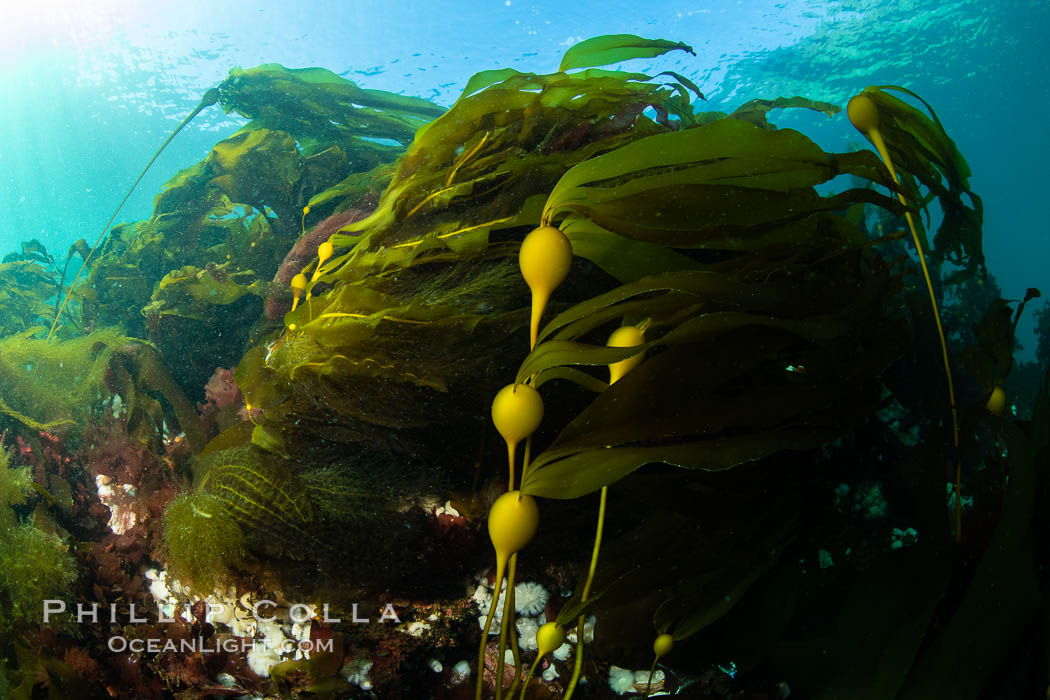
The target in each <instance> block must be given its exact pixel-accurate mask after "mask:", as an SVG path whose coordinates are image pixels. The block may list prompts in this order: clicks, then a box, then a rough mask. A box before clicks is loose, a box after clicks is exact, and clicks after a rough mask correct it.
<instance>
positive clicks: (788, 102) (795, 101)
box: [729, 95, 842, 128]
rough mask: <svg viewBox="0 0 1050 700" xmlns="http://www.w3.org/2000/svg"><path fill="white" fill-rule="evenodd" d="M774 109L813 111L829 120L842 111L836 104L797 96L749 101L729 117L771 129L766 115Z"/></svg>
mask: <svg viewBox="0 0 1050 700" xmlns="http://www.w3.org/2000/svg"><path fill="white" fill-rule="evenodd" d="M774 109H811V110H813V111H814V112H820V113H822V114H826V115H827V116H828V117H829V118H830V117H834V116H835V115H836V114H838V113H839V112H841V111H842V108H841V107H839V106H838V105H836V104H832V103H830V102H821V101H820V100H811V99H809V98H808V97H800V96H798V95H796V96H795V97H778V98H777V99H775V100H749V101H748V102H745V103H744V104H742V105H740V106H739V107H737V108H736V109H735V110H734V111H733V113H732V114H731V115H729V116H731V117H732V118H734V119H742V120H744V121H748V122H751V123H752V124H755V125H756V126H760V127H762V128H769V126H770V124H769V122H768V121H767V120H766V115H767V114H768V113H769V112H770V110H774Z"/></svg>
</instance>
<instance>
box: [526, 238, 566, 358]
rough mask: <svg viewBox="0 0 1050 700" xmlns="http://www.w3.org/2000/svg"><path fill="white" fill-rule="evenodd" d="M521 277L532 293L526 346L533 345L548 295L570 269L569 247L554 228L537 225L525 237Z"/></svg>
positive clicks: (534, 344)
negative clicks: (530, 319)
mask: <svg viewBox="0 0 1050 700" xmlns="http://www.w3.org/2000/svg"><path fill="white" fill-rule="evenodd" d="M518 265H519V267H520V268H521V276H522V277H524V278H525V283H526V284H527V285H529V289H531V290H532V322H531V324H530V333H529V347H530V348H532V347H535V346H536V336H537V335H539V330H540V318H541V317H542V316H543V310H544V309H545V308H546V307H547V301H548V300H549V299H550V296H551V293H552V292H553V291H554V290H555V288H556V287H557V286H558V285H559V284H561V283H562V281H563V280H564V279H565V277H566V276H567V275H568V274H569V268H570V267H571V266H572V244H571V243H569V239H568V238H566V237H565V234H564V233H562V232H561V231H559V230H558V229H556V228H554V227H553V226H540V227H539V228H537V229H534V230H533V231H532V233H530V234H529V235H528V236H525V240H524V241H522V242H521V251H520V252H519V253H518Z"/></svg>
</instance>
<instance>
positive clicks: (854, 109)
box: [846, 92, 910, 216]
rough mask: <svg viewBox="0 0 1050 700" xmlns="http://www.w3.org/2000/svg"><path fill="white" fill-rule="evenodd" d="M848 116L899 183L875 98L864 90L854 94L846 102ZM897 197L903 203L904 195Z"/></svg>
mask: <svg viewBox="0 0 1050 700" xmlns="http://www.w3.org/2000/svg"><path fill="white" fill-rule="evenodd" d="M846 116H848V117H849V120H850V123H851V124H853V126H854V127H855V128H856V129H857V131H859V132H860V133H862V134H864V135H865V136H866V137H867V138H868V140H869V141H871V143H872V145H873V146H875V150H876V151H878V152H879V157H880V158H882V162H883V163H885V164H886V169H887V170H889V171H890V176H892V177H893V181H894V182H897V183H899V182H900V178H898V177H897V171H896V169H895V168H894V167H893V159H892V158H890V152H889V149H887V148H886V142H885V141H883V139H882V133H881V132H880V131H879V108H878V107H877V106H876V105H875V100H873V99H871V98H870V97H868V96H867V95H865V94H864V93H863V92H862V93H861V94H859V95H854V96H853V97H851V98H850V101H849V102H848V103H847V104H846ZM897 197H898V198H899V199H900V200H901V202H902V203H903V202H904V199H903V195H901V194H900V193H898V194H897ZM909 216H910V214H909Z"/></svg>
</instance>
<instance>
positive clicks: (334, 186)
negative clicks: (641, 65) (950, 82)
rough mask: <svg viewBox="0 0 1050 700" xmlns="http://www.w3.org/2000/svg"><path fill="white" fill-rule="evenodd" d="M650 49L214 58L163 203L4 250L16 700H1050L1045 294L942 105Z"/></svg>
mask: <svg viewBox="0 0 1050 700" xmlns="http://www.w3.org/2000/svg"><path fill="white" fill-rule="evenodd" d="M666 53H676V54H677V55H680V56H682V55H685V56H687V55H688V54H691V53H692V49H691V48H690V47H689V46H687V45H686V44H683V43H677V42H674V41H668V40H653V39H643V38H640V37H637V36H633V35H610V36H601V37H596V38H593V39H589V40H586V41H582V42H580V43H578V44H575V45H574V46H572V47H571V48H569V49H568V50H567V51H566V52H565V54H564V57H563V59H562V62H561V65H560V67H559V70H558V71H557V72H555V73H550V74H538V73H528V72H520V71H518V70H513V69H509V68H507V69H502V70H489V71H484V72H481V73H478V74H477V75H475V76H473V77H472V78H471V79H470V80H469V81H468V82H467V83H466V84H465V85H463V86H462V94H461V95H460V97H459V98H458V100H456V102H455V103H454V104H453V105H452V106H451V107H448V108H446V107H444V106H439V105H436V104H433V103H431V102H429V101H426V100H424V99H420V98H415V97H408V96H404V95H398V94H392V93H388V92H383V91H378V90H370V89H365V88H362V87H359V86H358V85H356V84H354V83H353V82H350V81H349V80H346V79H344V78H342V77H339V76H337V75H336V74H334V73H332V72H330V71H328V70H326V69H324V68H304V69H289V68H285V67H282V66H280V65H277V64H266V65H261V66H258V67H255V68H248V69H242V68H234V69H232V70H231V71H230V73H229V76H228V77H227V78H226V79H225V80H223V82H222V83H220V84H219V85H218V87H217V88H213V89H211V90H208V91H207V93H205V95H204V97H203V98H202V100H201V103H200V105H198V107H197V109H195V110H194V111H193V112H192V113H191V114H190V115H189V116H188V117H187V119H186V120H185V121H184V122H183V123H182V124H181V125H180V126H179V127H178V129H176V130H175V133H174V134H173V135H172V138H174V139H177V138H178V131H179V130H180V129H182V128H183V127H185V126H186V125H187V124H188V123H191V120H192V118H193V117H194V116H195V115H196V114H197V113H198V112H200V111H203V110H220V109H221V110H222V111H224V112H226V113H231V114H236V115H239V116H240V117H242V118H243V119H244V120H246V121H247V123H246V124H245V125H244V126H243V128H241V129H240V130H239V131H237V132H236V133H233V134H231V135H229V136H228V137H226V138H223V139H222V140H220V141H219V142H218V143H216V144H215V145H214V147H213V148H212V150H211V152H210V153H209V154H208V155H207V157H206V158H205V159H204V160H202V161H200V162H199V163H197V164H196V165H193V166H192V167H189V168H187V169H185V170H183V171H181V172H178V173H175V174H174V175H173V176H172V177H171V178H170V179H169V180H168V181H167V184H166V185H165V186H164V188H163V189H162V190H161V191H160V192H159V193H157V194H156V197H155V200H154V207H153V213H152V215H151V216H150V217H149V218H148V219H146V220H142V221H125V220H123V219H122V218H121V217H120V216H119V209H118V212H117V213H115V214H114V218H113V219H112V220H111V223H112V224H113V225H109V224H107V225H106V228H105V229H103V230H101V231H100V234H101V235H99V237H98V238H97V240H90V239H89V240H83V239H82V240H80V241H78V242H77V243H76V244H74V245H73V246H72V247H71V248H70V249H69V251H68V253H66V252H65V251H53V250H47V249H46V248H45V246H44V245H43V244H41V243H40V242H39V241H37V240H27V241H25V242H24V243H22V245H21V247H20V249H19V250H18V251H15V252H11V253H10V254H8V255H7V256H6V257H5V258H4V259H3V262H2V264H0V430H2V448H3V449H2V450H0V500H2V501H3V502H2V503H0V519H2V520H3V527H2V528H0V538H2V540H3V541H2V543H0V627H2V628H3V631H4V634H3V635H2V637H0V653H2V657H3V669H2V673H0V696H2V697H5V698H10V699H12V700H31V699H36V698H51V699H56V700H57V699H62V700H66V699H76V698H138V699H147V700H148V699H154V698H180V699H186V700H193V699H197V698H210V697H245V698H339V699H343V698H383V699H394V700H396V699H398V698H417V699H418V698H434V699H438V700H440V699H447V700H458V699H463V700H470V699H474V700H482V699H485V700H491V699H493V698H497V699H500V700H502V699H504V698H505V699H506V700H511V699H518V698H520V699H521V700H525V699H527V698H535V699H539V698H572V697H576V698H580V699H583V698H609V697H619V696H626V697H639V698H642V697H656V696H659V695H676V696H681V697H686V698H703V699H711V700H715V699H729V698H733V699H742V700H766V699H776V698H788V697H791V698H812V699H818V700H833V699H840V698H841V699H850V700H869V699H870V700H885V699H893V698H899V699H900V700H912V699H916V700H921V699H929V698H953V699H955V700H963V699H965V698H973V699H975V700H976V699H978V698H982V699H985V698H986V699H999V698H1002V699H1006V698H1022V697H1032V698H1035V697H1043V696H1044V694H1045V693H1047V687H1048V684H1050V676H1048V673H1050V617H1048V616H1050V608H1048V607H1047V605H1046V596H1047V595H1048V586H1050V571H1048V569H1047V566H1046V562H1048V561H1050V551H1048V549H1050V539H1048V536H1047V533H1048V532H1050V522H1048V520H1047V517H1048V516H1047V513H1050V479H1048V477H1047V475H1048V474H1050V449H1048V437H1050V435H1048V433H1050V385H1048V382H1050V379H1048V376H1050V375H1048V367H1050V311H1048V306H1047V305H1046V303H1045V300H1043V299H1040V298H1039V297H1040V292H1039V290H1038V289H1036V288H1034V287H1032V288H1030V289H1029V290H1028V293H1027V295H1026V296H1025V297H1024V298H1023V299H1004V298H1001V294H1000V291H999V288H998V286H997V284H996V281H995V278H994V277H993V276H992V274H991V273H990V272H989V271H988V270H987V269H986V267H985V260H984V255H983V253H982V237H983V236H984V235H985V232H984V231H983V230H982V213H983V212H982V202H981V198H980V196H979V193H976V192H973V191H971V189H970V185H969V179H970V177H971V172H970V168H969V166H968V165H967V162H966V160H965V158H964V156H963V154H961V153H960V152H959V151H958V150H957V148H956V146H955V143H954V142H953V140H952V138H951V136H950V134H949V133H948V132H947V131H946V129H945V127H944V125H942V124H941V122H940V120H939V119H938V117H937V114H936V112H935V111H934V108H935V105H931V104H927V103H926V102H925V101H924V100H923V98H922V97H921V96H919V95H917V94H915V93H913V92H911V91H910V90H908V89H906V87H902V86H893V85H874V86H863V85H858V86H857V91H856V96H854V97H853V98H852V99H851V100H849V102H848V104H830V103H826V102H819V101H815V100H811V99H808V98H806V97H804V96H776V95H755V96H754V99H750V100H747V101H744V102H742V103H741V104H740V105H739V107H737V108H736V110H735V111H733V112H732V113H729V114H727V113H722V112H715V111H707V110H706V109H705V99H704V94H703V92H702V88H703V86H702V85H696V84H694V83H693V82H692V81H690V80H689V79H688V78H686V77H684V76H682V75H680V74H678V73H675V72H664V73H660V74H658V75H647V74H643V73H636V72H627V71H626V70H624V69H619V70H614V69H611V68H609V67H608V66H611V65H613V64H620V63H621V62H624V61H629V60H630V59H645V58H652V57H655V56H659V55H662V54H666ZM627 65H628V66H629V65H630V63H628V64H627ZM778 110H810V111H814V112H816V113H818V114H822V115H826V117H827V118H834V119H848V120H849V121H850V122H851V123H852V125H853V126H854V127H855V128H856V136H857V143H862V144H864V147H863V148H857V149H855V150H853V151H851V152H843V153H830V152H826V151H824V150H823V149H822V148H821V147H819V146H818V145H816V143H814V141H812V140H810V138H808V137H807V136H806V135H804V134H803V133H800V132H798V131H795V130H792V129H782V128H777V126H776V124H775V123H774V122H775V120H776V115H777V114H778V113H779V112H778ZM821 118H824V117H821ZM170 140H171V139H169V141H170ZM162 150H163V147H162ZM158 153H159V152H158ZM148 156H149V154H143V158H142V160H143V163H146V162H147V160H148ZM149 163H150V164H151V165H148V166H147V167H153V168H155V169H156V168H163V167H164V166H163V163H164V160H163V158H158V157H157V156H156V155H155V156H154V160H150V161H149ZM122 195H123V193H121V192H114V193H113V195H112V199H113V204H114V206H116V205H117V204H118V202H120V197H121V196H122ZM125 199H126V198H125ZM988 235H997V236H998V235H1003V236H1005V235H1010V234H1009V232H1005V231H996V232H988ZM1035 282H1036V281H1034V280H1033V281H1032V283H1035ZM1024 314H1034V315H1035V317H1036V327H1037V337H1038V347H1037V348H1036V349H1035V358H1036V359H1035V361H1034V362H1019V361H1015V356H1016V354H1017V351H1018V350H1019V349H1020V348H1019V347H1018V343H1017V341H1016V340H1015V330H1016V328H1017V325H1018V322H1019V320H1020V319H1021V318H1022V317H1023V315H1024ZM1029 350H1030V349H1029Z"/></svg>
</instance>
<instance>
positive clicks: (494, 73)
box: [459, 68, 521, 100]
mask: <svg viewBox="0 0 1050 700" xmlns="http://www.w3.org/2000/svg"><path fill="white" fill-rule="evenodd" d="M515 75H521V71H516V70H514V69H513V68H498V69H495V70H483V71H481V72H480V73H475V74H474V75H472V76H471V77H470V80H468V81H467V84H466V86H465V87H464V88H463V92H462V94H460V96H459V99H461V100H462V99H463V98H464V97H466V96H468V95H471V94H473V93H475V92H477V91H478V90H484V89H485V88H487V87H488V86H489V85H495V84H496V83H502V82H503V81H504V80H506V79H507V78H510V77H511V76H515Z"/></svg>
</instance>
